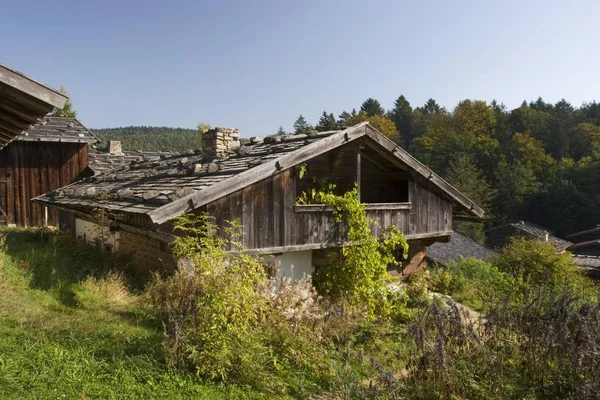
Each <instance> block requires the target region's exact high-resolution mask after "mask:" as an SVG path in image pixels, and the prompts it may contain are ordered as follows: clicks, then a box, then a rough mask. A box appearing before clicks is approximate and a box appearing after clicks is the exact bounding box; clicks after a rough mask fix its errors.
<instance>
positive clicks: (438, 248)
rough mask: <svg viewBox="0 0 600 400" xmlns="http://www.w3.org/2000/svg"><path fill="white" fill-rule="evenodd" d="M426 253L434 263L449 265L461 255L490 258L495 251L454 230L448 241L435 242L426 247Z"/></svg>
mask: <svg viewBox="0 0 600 400" xmlns="http://www.w3.org/2000/svg"><path fill="white" fill-rule="evenodd" d="M425 255H426V256H427V259H428V260H430V261H433V262H434V263H437V264H440V265H447V264H448V262H450V261H455V262H458V261H460V259H461V257H462V258H471V257H473V258H478V259H480V260H488V259H489V258H490V257H491V256H492V255H494V252H493V251H492V250H490V249H488V248H487V247H484V246H482V245H480V244H477V243H476V242H475V241H473V240H472V239H470V238H468V237H466V236H464V235H461V234H460V233H458V232H453V233H452V235H451V236H450V240H449V241H448V242H446V243H443V242H439V243H434V244H432V245H431V246H429V247H426V248H425Z"/></svg>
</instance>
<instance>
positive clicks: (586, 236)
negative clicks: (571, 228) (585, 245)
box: [567, 225, 600, 243]
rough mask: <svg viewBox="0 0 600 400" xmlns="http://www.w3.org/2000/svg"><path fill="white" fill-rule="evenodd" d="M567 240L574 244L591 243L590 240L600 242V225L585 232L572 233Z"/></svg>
mask: <svg viewBox="0 0 600 400" xmlns="http://www.w3.org/2000/svg"><path fill="white" fill-rule="evenodd" d="M567 239H568V240H570V241H571V242H573V243H580V242H589V241H590V240H600V225H597V226H596V227H595V228H592V229H588V230H585V231H581V232H577V233H572V234H570V235H569V236H567Z"/></svg>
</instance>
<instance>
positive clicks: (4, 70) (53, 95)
mask: <svg viewBox="0 0 600 400" xmlns="http://www.w3.org/2000/svg"><path fill="white" fill-rule="evenodd" d="M0 82H1V83H3V84H5V85H7V86H10V87H13V88H15V89H18V90H19V91H21V92H23V93H25V94H27V95H28V96H31V97H33V98H35V99H38V100H41V101H43V102H44V103H47V104H49V105H51V106H52V107H57V108H63V107H64V105H65V103H66V101H67V96H65V95H64V94H63V93H61V92H59V91H58V90H56V89H52V88H51V87H48V86H46V85H43V84H41V83H39V82H37V81H34V80H33V79H31V78H29V77H27V76H25V75H23V74H21V73H20V72H17V71H15V70H13V69H10V68H8V67H6V66H4V65H2V64H0ZM40 116H41V115H40Z"/></svg>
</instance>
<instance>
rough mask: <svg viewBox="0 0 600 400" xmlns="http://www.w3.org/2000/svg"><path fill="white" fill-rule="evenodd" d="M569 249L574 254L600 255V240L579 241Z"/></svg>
mask: <svg viewBox="0 0 600 400" xmlns="http://www.w3.org/2000/svg"><path fill="white" fill-rule="evenodd" d="M567 250H569V251H570V252H571V253H573V254H586V255H600V240H598V239H595V240H588V241H587V242H579V243H575V244H574V245H572V246H570V247H569V248H568V249H567Z"/></svg>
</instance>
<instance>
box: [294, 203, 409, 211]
mask: <svg viewBox="0 0 600 400" xmlns="http://www.w3.org/2000/svg"><path fill="white" fill-rule="evenodd" d="M411 208H412V205H411V204H410V203H368V204H365V211H384V210H410V209H411ZM294 211H295V212H328V211H333V207H332V206H328V205H325V204H296V205H295V206H294Z"/></svg>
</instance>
